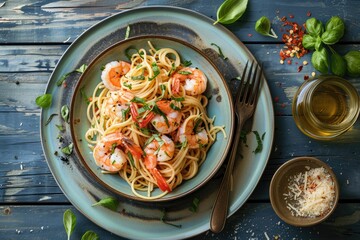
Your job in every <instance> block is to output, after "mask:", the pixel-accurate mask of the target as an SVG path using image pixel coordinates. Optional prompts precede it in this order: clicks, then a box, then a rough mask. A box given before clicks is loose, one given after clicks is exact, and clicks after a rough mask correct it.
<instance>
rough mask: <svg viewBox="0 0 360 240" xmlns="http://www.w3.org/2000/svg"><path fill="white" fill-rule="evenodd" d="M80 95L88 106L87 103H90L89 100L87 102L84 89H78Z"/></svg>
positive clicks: (87, 98)
mask: <svg viewBox="0 0 360 240" xmlns="http://www.w3.org/2000/svg"><path fill="white" fill-rule="evenodd" d="M80 93H81V96H82V98H83V99H84V100H85V102H86V103H87V104H89V103H90V100H89V97H88V96H87V95H86V93H85V89H84V87H82V88H80Z"/></svg>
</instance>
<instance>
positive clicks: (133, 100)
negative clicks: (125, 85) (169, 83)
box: [130, 97, 146, 104]
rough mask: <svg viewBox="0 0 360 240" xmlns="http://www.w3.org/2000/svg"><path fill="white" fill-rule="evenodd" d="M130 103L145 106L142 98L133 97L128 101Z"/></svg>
mask: <svg viewBox="0 0 360 240" xmlns="http://www.w3.org/2000/svg"><path fill="white" fill-rule="evenodd" d="M130 102H134V103H142V104H145V103H146V101H145V99H144V98H140V97H134V98H133V99H131V100H130Z"/></svg>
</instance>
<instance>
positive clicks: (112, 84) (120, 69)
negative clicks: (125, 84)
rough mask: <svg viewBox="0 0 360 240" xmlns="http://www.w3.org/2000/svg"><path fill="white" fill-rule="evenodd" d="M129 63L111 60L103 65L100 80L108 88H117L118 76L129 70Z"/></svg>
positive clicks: (118, 87) (118, 86) (118, 84)
mask: <svg viewBox="0 0 360 240" xmlns="http://www.w3.org/2000/svg"><path fill="white" fill-rule="evenodd" d="M130 68H131V65H130V64H129V63H127V62H124V61H119V62H118V61H112V62H109V63H108V64H106V65H105V69H104V70H103V71H102V73H101V80H102V82H103V83H104V85H105V87H106V88H108V89H110V90H119V89H121V86H120V78H121V77H122V76H124V75H125V74H126V73H128V72H129V71H130Z"/></svg>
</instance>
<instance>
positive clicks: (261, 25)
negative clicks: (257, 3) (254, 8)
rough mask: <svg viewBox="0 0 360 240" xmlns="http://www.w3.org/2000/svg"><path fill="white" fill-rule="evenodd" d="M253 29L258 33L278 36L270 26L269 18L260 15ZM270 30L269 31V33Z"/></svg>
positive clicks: (273, 36)
mask: <svg viewBox="0 0 360 240" xmlns="http://www.w3.org/2000/svg"><path fill="white" fill-rule="evenodd" d="M255 31H257V32H258V33H260V34H262V35H264V36H269V37H272V38H278V36H277V35H276V33H275V31H274V29H272V27H271V22H270V20H269V19H268V18H267V17H265V16H262V17H261V18H259V20H257V21H256V23H255ZM270 32H271V34H270Z"/></svg>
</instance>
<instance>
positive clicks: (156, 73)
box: [149, 62, 160, 81]
mask: <svg viewBox="0 0 360 240" xmlns="http://www.w3.org/2000/svg"><path fill="white" fill-rule="evenodd" d="M151 68H152V70H153V72H154V76H153V77H149V81H151V80H153V79H155V78H156V77H157V76H158V75H159V74H160V68H159V67H158V65H157V64H156V62H153V63H152V64H151Z"/></svg>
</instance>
